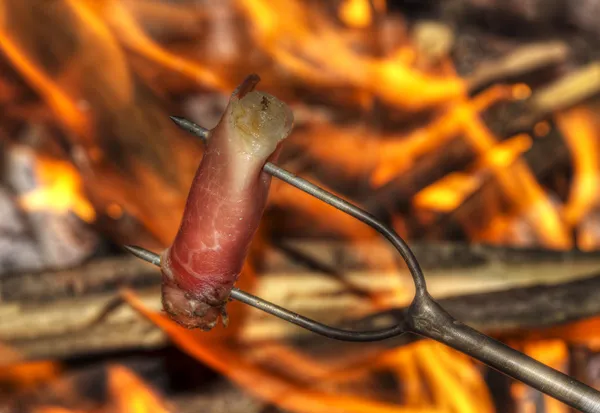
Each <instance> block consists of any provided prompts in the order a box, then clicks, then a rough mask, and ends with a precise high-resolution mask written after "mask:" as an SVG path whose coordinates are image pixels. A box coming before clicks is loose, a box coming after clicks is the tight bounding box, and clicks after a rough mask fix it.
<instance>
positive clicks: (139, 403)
mask: <svg viewBox="0 0 600 413" xmlns="http://www.w3.org/2000/svg"><path fill="white" fill-rule="evenodd" d="M108 391H109V393H110V396H109V397H110V399H111V401H110V404H111V409H110V411H112V412H123V413H126V412H127V413H168V412H170V411H172V410H170V409H168V408H167V407H166V406H165V403H164V401H163V399H162V398H160V397H158V396H157V395H156V394H155V392H154V391H152V390H151V389H150V388H149V387H148V385H147V384H145V383H144V382H143V381H142V380H141V379H140V378H139V377H137V376H136V375H135V374H134V373H133V372H131V371H130V370H128V369H126V368H125V367H121V366H113V367H111V368H110V369H109V376H108Z"/></svg>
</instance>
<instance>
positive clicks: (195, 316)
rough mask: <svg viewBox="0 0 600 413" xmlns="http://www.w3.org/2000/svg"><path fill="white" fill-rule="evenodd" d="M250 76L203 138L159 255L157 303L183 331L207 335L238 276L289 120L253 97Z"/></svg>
mask: <svg viewBox="0 0 600 413" xmlns="http://www.w3.org/2000/svg"><path fill="white" fill-rule="evenodd" d="M259 81H260V78H259V77H258V76H256V75H252V76H249V77H248V78H247V79H246V80H245V81H244V82H243V83H242V84H241V85H240V86H239V87H238V88H237V89H236V91H235V92H234V93H233V95H232V97H231V99H230V100H229V104H228V106H227V109H226V110H225V114H224V115H223V117H222V118H221V120H220V121H219V123H218V125H217V126H216V127H215V128H214V129H213V130H211V131H210V133H209V136H208V145H207V148H206V151H205V153H204V156H203V158H202V162H201V163H200V167H199V168H198V171H197V172H196V176H195V177H194V181H193V183H192V187H191V190H190V193H189V196H188V199H187V204H186V207H185V211H184V214H183V219H182V221H181V225H180V227H179V232H178V233H177V236H176V237H175V241H174V242H173V244H172V245H171V247H169V248H168V249H167V250H165V251H164V252H163V254H162V256H161V270H162V274H163V285H162V302H163V307H164V309H165V311H166V312H167V313H168V314H169V316H170V317H171V318H172V319H173V320H175V321H176V322H178V323H179V324H181V325H182V326H184V327H187V328H201V329H203V330H210V329H212V328H213V327H214V326H215V325H216V323H217V321H218V319H219V317H221V319H222V321H223V324H224V325H227V313H226V311H225V305H226V303H227V301H228V297H229V294H230V292H231V289H232V288H233V286H234V284H235V282H236V281H237V279H238V277H239V274H240V272H241V269H242V266H243V263H244V260H245V259H246V254H247V251H248V247H249V245H250V242H251V241H252V238H253V236H254V234H255V232H256V230H257V228H258V225H259V221H260V219H261V217H262V214H263V211H264V209H265V204H266V200H267V195H268V191H269V186H270V183H271V177H270V176H269V175H267V174H266V173H265V172H263V171H262V168H263V166H264V164H265V163H266V162H267V161H273V160H275V159H276V157H277V155H278V153H279V149H278V148H279V143H280V142H281V141H282V140H283V139H285V138H286V137H287V136H288V134H289V133H290V132H291V129H292V126H293V115H292V112H291V110H290V109H289V108H288V106H287V105H286V104H285V103H283V102H281V101H279V100H278V99H277V98H275V97H273V96H271V95H269V94H266V93H263V92H258V91H254V87H255V86H256V84H257V83H258V82H259Z"/></svg>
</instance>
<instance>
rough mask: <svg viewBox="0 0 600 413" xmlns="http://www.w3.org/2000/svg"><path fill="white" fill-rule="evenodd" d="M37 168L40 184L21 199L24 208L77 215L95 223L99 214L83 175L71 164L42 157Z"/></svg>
mask: <svg viewBox="0 0 600 413" xmlns="http://www.w3.org/2000/svg"><path fill="white" fill-rule="evenodd" d="M36 166H37V169H36V173H37V179H38V180H39V182H40V185H39V188H37V189H34V190H33V191H31V192H29V193H27V194H25V195H22V196H21V197H20V199H19V203H20V204H21V206H22V207H23V208H24V209H26V210H28V211H37V210H52V211H55V212H58V213H62V214H64V213H68V212H73V213H75V214H77V216H79V217H80V218H81V219H83V220H84V221H87V222H92V221H94V219H95V218H96V212H95V210H94V207H93V206H92V205H91V204H90V202H89V201H88V199H87V198H86V197H85V195H84V193H83V183H82V180H81V175H80V174H79V173H78V171H77V170H76V169H75V168H74V167H73V165H72V164H71V163H69V162H66V161H61V160H56V159H50V158H48V157H43V156H38V162H37V164H36Z"/></svg>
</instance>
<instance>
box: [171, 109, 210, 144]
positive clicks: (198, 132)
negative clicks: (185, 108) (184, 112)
mask: <svg viewBox="0 0 600 413" xmlns="http://www.w3.org/2000/svg"><path fill="white" fill-rule="evenodd" d="M169 117H170V118H171V120H172V121H173V122H174V123H175V125H177V126H179V127H180V128H181V129H183V130H184V131H186V132H189V133H191V134H192V135H195V136H197V137H199V138H200V139H202V143H204V144H205V145H206V143H207V142H208V135H209V134H210V131H209V130H208V129H206V128H203V127H202V126H200V125H198V124H196V123H194V122H192V121H190V120H187V119H186V118H182V117H180V116H169Z"/></svg>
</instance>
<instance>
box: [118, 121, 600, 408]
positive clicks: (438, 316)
mask: <svg viewBox="0 0 600 413" xmlns="http://www.w3.org/2000/svg"><path fill="white" fill-rule="evenodd" d="M171 119H172V120H173V122H175V124H177V126H179V127H180V128H182V129H184V130H186V131H187V132H190V133H192V134H194V135H195V136H197V137H199V138H200V139H202V141H203V142H204V143H206V141H207V139H208V130H207V129H205V128H203V127H201V126H199V125H197V124H195V123H193V122H191V121H189V120H187V119H184V118H181V117H175V116H172V117H171ZM263 170H264V171H265V172H266V173H268V174H270V175H272V176H274V177H275V178H278V179H280V180H282V181H284V182H286V183H288V184H290V185H292V186H294V187H296V188H298V189H300V190H301V191H304V192H306V193H307V194H309V195H311V196H313V197H315V198H317V199H319V200H320V201H322V202H325V203H327V204H329V205H331V206H333V207H334V208H337V209H339V210H340V211H342V212H344V213H346V214H348V215H350V216H352V217H354V218H356V219H358V220H359V221H362V222H364V223H365V224H367V225H369V226H370V227H372V228H373V229H375V230H376V231H377V232H379V233H380V234H381V235H383V236H384V237H385V238H386V239H387V240H388V241H389V242H390V243H391V244H392V245H393V246H394V247H395V248H396V250H398V252H399V253H400V255H401V256H402V258H403V259H404V262H405V263H406V265H407V267H408V270H409V271H410V274H411V276H412V279H413V282H414V285H415V296H414V298H413V301H412V302H411V304H410V306H409V307H408V311H406V313H405V317H404V318H403V319H402V320H401V321H398V324H396V325H395V326H392V327H387V328H382V329H379V330H368V331H350V330H343V329H339V328H335V327H331V326H328V325H326V324H323V323H320V322H318V321H315V320H312V319H310V318H307V317H304V316H302V315H300V314H297V313H294V312H293V311H290V310H288V309H286V308H283V307H280V306H278V305H276V304H273V303H271V302H269V301H266V300H263V299H262V298H260V297H257V296H254V295H252V294H249V293H247V292H245V291H242V290H240V289H238V288H233V289H232V290H231V294H230V298H231V299H234V300H238V301H241V302H242V303H245V304H247V305H250V306H252V307H255V308H257V309H259V310H261V311H264V312H266V313H269V314H271V315H274V316H275V317H279V318H281V319H282V320H285V321H288V322H290V323H292V324H295V325H297V326H299V327H302V328H305V329H307V330H310V331H312V332H314V333H317V334H320V335H322V336H325V337H329V338H331V339H335V340H342V341H355V342H367V341H378V340H385V339H388V338H391V337H395V336H398V335H400V334H404V333H413V334H418V335H420V336H423V337H427V338H430V339H433V340H436V341H438V342H440V343H443V344H446V345H447V346H449V347H452V348H454V349H456V350H458V351H460V352H462V353H464V354H467V355H469V356H471V357H473V358H475V359H477V360H479V361H481V362H482V363H485V364H487V365H488V366H490V367H492V368H494V369H496V370H498V371H500V372H502V373H504V374H506V375H507V376H510V377H512V378H514V379H516V380H519V381H521V382H523V383H525V384H527V385H529V386H531V387H533V388H535V389H537V390H539V391H541V392H542V393H545V394H547V395H549V396H551V397H554V398H556V399H557V400H560V401H562V402H563V403H565V404H567V405H569V406H571V407H573V408H575V409H578V410H580V411H582V412H586V413H587V412H589V413H600V392H598V391H597V390H595V389H594V388H592V387H590V386H588V385H586V384H584V383H582V382H580V381H577V380H575V379H574V378H572V377H570V376H568V375H566V374H564V373H561V372H560V371H558V370H555V369H553V368H551V367H549V366H546V365H545V364H543V363H540V362H539V361H537V360H534V359H533V358H531V357H529V356H527V355H525V354H523V353H521V352H519V351H517V350H515V349H513V348H511V347H508V346H507V345H505V344H503V343H501V342H499V341H497V340H495V339H493V338H491V337H489V336H486V335H485V334H483V333H480V332H479V331H477V330H475V329H473V328H471V327H469V326H467V325H465V324H463V323H461V322H460V321H458V320H456V319H454V318H453V317H452V316H451V315H450V314H448V312H446V310H444V308H442V306H440V305H439V304H438V303H437V302H436V301H435V300H434V299H433V297H431V295H430V294H429V293H428V291H427V284H426V282H425V276H424V275H423V271H422V270H421V267H420V265H419V262H418V261H417V259H416V257H415V255H414V254H413V252H412V251H411V249H410V247H409V246H408V244H407V243H406V241H404V240H403V239H402V238H401V237H400V236H399V235H398V234H397V233H396V232H395V231H394V230H393V229H392V228H390V227H388V226H387V225H385V224H384V223H382V222H381V221H380V220H378V219H377V218H376V217H375V216H373V215H371V214H370V213H368V212H367V211H365V210H363V209H361V208H359V207H357V206H355V205H353V204H352V203H350V202H348V201H345V200H343V199H341V198H340V197H338V196H336V195H334V194H332V193H331V192H328V191H326V190H324V189H322V188H320V187H318V186H317V185H315V184H312V183H310V182H308V181H307V180H305V179H303V178H301V177H299V176H296V175H294V174H293V173H291V172H289V171H287V170H285V169H283V168H281V167H279V166H277V165H275V164H273V163H271V162H267V163H266V164H265V165H264V167H263ZM125 248H126V249H127V250H128V251H129V252H131V253H132V254H133V255H135V256H137V257H139V258H141V259H143V260H145V261H147V262H150V263H152V264H154V265H156V266H160V256H159V255H158V254H155V253H154V252H151V251H148V250H146V249H144V248H141V247H137V246H125Z"/></svg>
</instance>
